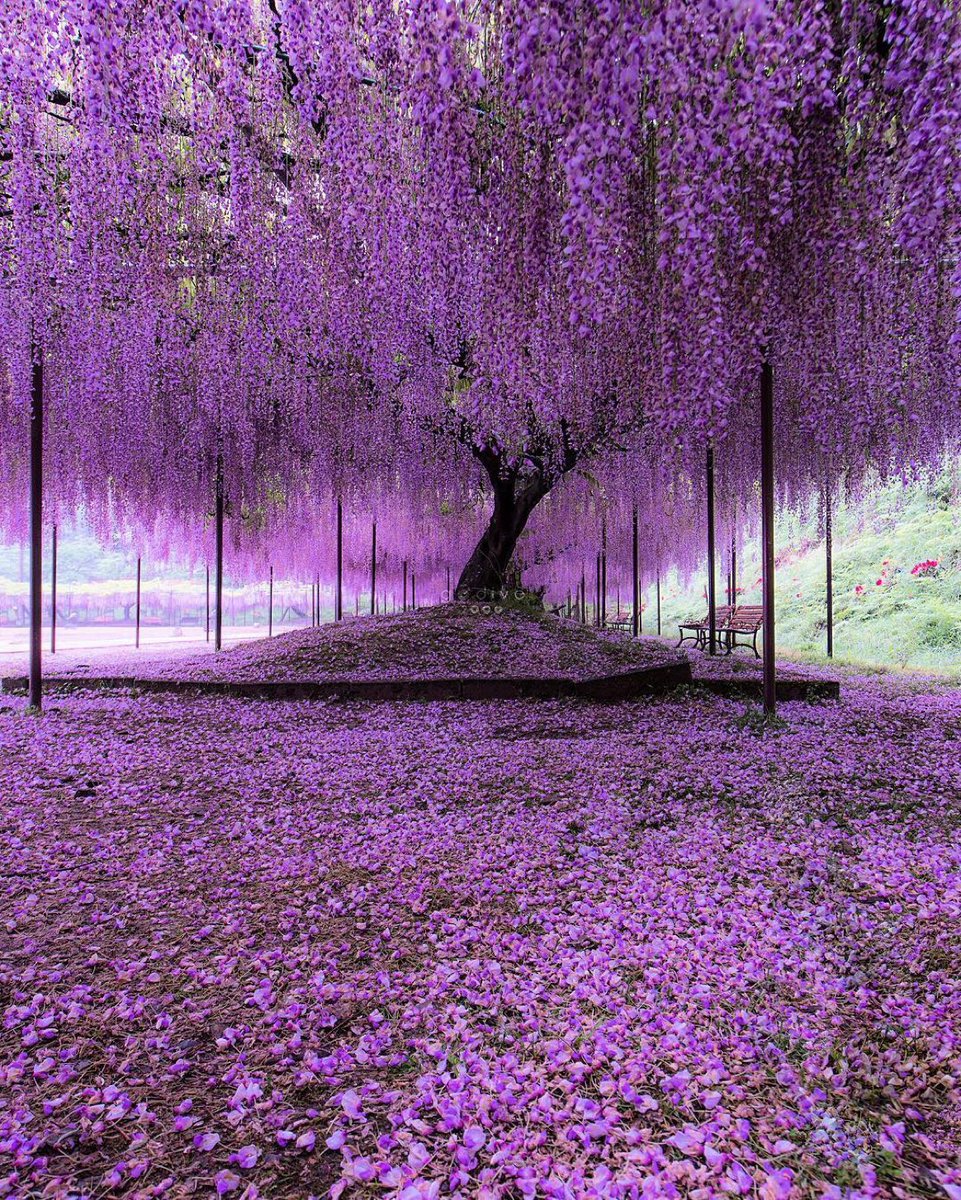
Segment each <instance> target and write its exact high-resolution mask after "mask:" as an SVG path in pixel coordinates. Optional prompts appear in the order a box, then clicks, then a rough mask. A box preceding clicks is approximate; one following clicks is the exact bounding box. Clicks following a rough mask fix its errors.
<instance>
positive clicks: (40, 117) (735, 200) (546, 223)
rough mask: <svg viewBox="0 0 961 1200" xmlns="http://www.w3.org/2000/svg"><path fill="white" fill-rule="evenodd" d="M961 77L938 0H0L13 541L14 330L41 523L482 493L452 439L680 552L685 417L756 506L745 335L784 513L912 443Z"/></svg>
mask: <svg viewBox="0 0 961 1200" xmlns="http://www.w3.org/2000/svg"><path fill="white" fill-rule="evenodd" d="M959 84H961V36H959V14H958V12H957V8H956V6H955V5H950V4H944V3H940V2H939V0H896V2H895V3H892V4H886V5H881V4H879V3H878V2H877V0H843V2H842V3H840V4H826V3H822V2H821V0H805V2H804V3H800V4H789V3H785V2H783V0H729V2H725V3H713V2H708V0H696V2H694V3H686V2H685V3H677V0H658V2H657V3H654V4H652V5H643V6H639V5H637V4H635V3H627V2H623V3H620V2H617V0H612V2H611V3H607V4H602V5H597V4H594V3H589V4H588V3H584V2H583V0H559V2H557V3H553V4H551V5H550V6H548V7H547V8H545V7H544V6H543V5H542V4H541V3H540V2H539V0H504V2H502V3H496V2H494V0H485V2H484V3H482V4H480V5H473V4H471V5H468V4H466V3H463V2H461V0H443V2H440V3H435V2H433V0H432V2H430V3H427V2H421V0H417V2H414V3H410V4H405V5H394V4H388V3H380V2H378V3H376V4H374V5H373V6H367V7H361V8H357V7H356V6H355V5H353V4H350V3H347V2H346V0H242V2H241V3H237V2H236V0H203V2H201V0H152V2H151V3H149V4H143V3H140V2H139V0H113V2H112V3H109V4H107V3H103V2H101V0H70V2H69V3H67V4H64V3H61V2H60V0H56V2H54V0H9V2H8V3H6V4H4V6H3V11H2V13H0V362H2V368H0V431H2V435H3V436H2V437H0V454H2V456H3V467H4V471H3V478H4V480H5V484H4V490H3V496H2V506H0V507H2V515H3V518H4V520H5V523H6V524H7V527H8V529H9V528H16V526H17V525H18V524H19V525H21V526H22V515H21V514H22V506H21V505H20V504H19V503H18V500H19V497H20V496H21V495H22V493H23V488H24V472H25V441H26V436H25V432H26V431H25V413H26V408H27V403H26V402H27V399H28V384H29V375H30V371H29V364H30V359H31V353H32V352H38V353H39V352H41V351H42V353H43V355H44V359H45V363H46V370H47V400H48V411H49V417H48V454H49V460H50V464H49V465H50V469H49V470H48V500H49V501H50V504H51V508H52V509H53V510H55V511H63V512H70V511H72V510H73V508H74V507H75V506H76V505H77V504H78V503H83V505H84V506H85V507H86V508H87V509H88V510H89V511H91V512H92V513H94V514H96V517H97V520H98V523H99V524H100V525H101V527H103V528H105V529H106V528H107V527H110V528H115V527H116V526H117V525H118V524H120V523H122V522H123V521H124V520H125V519H132V520H134V521H135V522H137V523H138V524H142V526H143V537H144V538H145V539H149V538H150V537H152V536H154V533H153V531H154V529H155V526H156V523H157V522H159V523H160V527H161V528H163V529H170V528H176V529H178V530H179V531H180V537H181V538H182V539H183V540H186V541H187V542H190V543H193V544H194V545H195V546H196V547H198V548H199V547H200V545H201V543H204V544H205V539H206V538H207V536H208V531H207V530H205V529H204V524H205V516H206V514H208V513H209V512H210V509H211V507H212V497H213V494H214V491H215V490H216V487H217V481H218V480H221V481H222V483H223V487H224V490H225V492H226V494H227V496H228V499H229V503H230V508H231V513H232V516H233V518H234V520H235V527H236V528H237V529H239V530H242V536H243V537H244V538H245V539H246V540H247V541H248V542H249V543H251V544H253V545H255V546H259V547H260V548H263V547H264V546H265V545H266V543H267V540H268V530H272V528H273V527H274V526H275V525H276V524H277V523H278V521H285V520H287V519H288V516H289V514H290V512H291V511H294V512H298V513H300V512H302V513H304V514H305V515H306V516H307V522H306V523H307V524H310V522H311V521H313V522H315V523H316V522H320V521H321V520H322V518H323V514H324V513H326V511H327V508H326V506H327V504H328V502H329V500H328V498H329V496H330V495H331V493H334V494H340V495H358V494H359V495H362V496H364V497H365V500H369V497H370V496H371V495H372V494H376V496H377V498H378V503H379V504H380V505H382V506H383V511H385V512H386V511H390V510H391V509H392V506H393V504H394V503H395V497H396V496H397V495H398V494H402V495H403V497H404V504H405V505H406V507H407V508H408V510H409V511H410V512H412V513H416V514H418V515H421V516H423V515H424V514H425V513H426V514H428V518H429V514H430V512H431V510H432V508H433V507H434V506H435V504H436V500H437V497H438V495H442V496H444V497H451V495H453V500H454V502H455V504H456V503H458V502H460V501H463V500H465V499H468V500H469V499H472V498H476V495H477V488H478V474H477V464H476V461H475V460H476V457H477V455H478V453H479V452H482V451H483V452H496V453H497V454H498V455H499V456H500V461H502V462H504V463H508V464H513V466H514V467H517V466H518V465H521V466H523V468H524V469H526V470H530V469H533V468H534V466H536V467H537V469H538V470H547V469H548V467H549V468H550V469H551V470H552V471H553V472H555V473H557V472H558V471H559V469H560V467H561V466H564V467H565V469H566V470H567V472H568V474H569V473H570V469H571V468H570V467H569V464H570V463H571V462H576V463H577V465H578V467H579V468H580V469H586V470H588V471H589V472H590V474H591V478H592V480H593V481H595V483H596V484H598V485H599V487H600V488H601V490H603V492H604V493H605V494H606V495H607V496H618V497H621V498H622V500H623V502H624V503H625V504H627V506H628V508H629V507H630V506H631V505H632V504H633V502H634V501H635V500H636V501H638V502H639V503H640V505H641V507H642V509H643V510H644V511H643V517H644V518H645V520H646V521H647V523H648V524H649V525H650V526H651V527H652V528H657V530H658V535H657V537H658V540H660V541H661V542H663V544H664V545H667V546H671V547H673V546H675V545H677V544H678V542H679V541H683V540H684V539H683V528H680V529H678V528H675V527H674V524H673V522H672V520H671V516H670V514H671V512H673V510H674V505H673V503H672V502H671V500H670V498H669V499H668V501H667V503H665V495H667V494H668V493H677V492H681V493H683V492H684V490H685V489H688V490H689V489H690V486H691V485H690V482H689V481H690V480H692V479H693V480H699V479H700V476H701V470H702V462H703V455H704V451H705V447H706V444H707V442H708V440H709V439H712V440H713V441H714V442H715V444H716V447H717V451H718V457H719V463H720V464H721V466H720V469H721V470H722V473H723V476H724V478H723V484H724V487H725V489H726V496H727V502H728V505H729V508H730V510H731V512H733V510H734V505H735V503H736V504H737V507H738V509H739V510H740V512H741V513H742V514H745V512H746V510H747V508H748V507H749V505H750V503H751V497H752V489H753V486H754V481H755V479H756V474H757V457H758V456H757V445H756V443H757V432H756V430H757V419H756V410H757V386H756V384H757V365H758V363H759V361H760V359H761V357H762V355H763V354H765V353H766V354H767V355H768V356H769V357H770V359H771V361H772V362H773V364H774V367H775V371H776V379H777V390H778V413H779V439H780V471H781V476H782V487H783V490H784V493H785V496H786V497H791V496H797V495H799V494H805V493H808V492H810V491H811V489H812V488H813V489H815V490H820V489H821V488H822V487H823V486H825V477H826V476H827V477H828V478H829V479H830V481H831V482H830V486H832V487H834V486H837V480H838V477H839V476H841V475H842V474H844V473H849V474H850V475H851V477H852V479H853V480H854V482H855V484H856V482H857V480H858V478H859V477H860V475H861V473H862V472H863V470H864V469H865V467H866V466H867V465H868V464H874V465H876V466H880V467H881V468H882V469H884V470H889V469H891V468H894V469H901V468H903V467H904V466H905V465H906V464H913V465H914V466H918V465H921V464H924V463H927V462H930V461H932V460H934V459H935V458H936V457H937V455H939V454H940V453H941V452H942V450H943V448H944V446H945V443H946V441H947V442H952V441H953V439H954V438H955V436H956V430H957V421H956V412H955V407H956V401H955V396H956V395H957V390H958V385H959V382H961V375H959V361H961V342H959V335H958V329H959V325H958V309H957V306H958V293H959V291H961V274H959V270H961V268H959V244H961V226H959V211H961V204H959V188H961V162H959V155H961V151H959V145H961V101H959V99H958V97H959V96H961V86H959ZM32 348H33V351H32ZM551 477H552V478H553V476H551ZM452 480H453V481H454V482H452ZM651 484H653V486H651ZM695 486H697V485H695ZM572 491H573V492H574V493H575V496H577V495H579V497H580V499H579V502H578V503H577V504H572V505H571V509H572V511H573V510H574V509H577V510H578V511H577V513H576V517H575V519H574V520H573V521H572V526H574V527H576V525H577V524H578V522H582V521H583V519H584V518H585V515H587V517H588V518H589V517H590V514H591V511H592V509H593V508H594V507H595V505H596V494H597V492H596V489H594V488H582V489H580V491H579V493H578V489H576V488H575V489H572ZM649 497H650V498H651V499H650V502H649V500H648V498H649ZM368 507H369V505H368ZM665 509H666V510H667V512H668V515H667V516H665V513H664V510H665ZM688 523H689V524H690V522H688ZM682 526H683V522H682ZM238 536H240V534H238ZM442 536H443V535H442ZM290 541H291V544H293V542H294V539H293V538H291V539H290ZM271 551H272V554H273V555H274V556H276V555H279V554H281V553H283V551H282V549H281V548H280V547H277V546H275V545H274V544H273V543H271Z"/></svg>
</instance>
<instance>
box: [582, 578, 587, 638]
mask: <svg viewBox="0 0 961 1200" xmlns="http://www.w3.org/2000/svg"><path fill="white" fill-rule="evenodd" d="M581 624H582V625H586V624H587V574H586V572H585V570H584V567H583V566H582V567H581Z"/></svg>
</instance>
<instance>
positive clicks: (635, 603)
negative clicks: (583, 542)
mask: <svg viewBox="0 0 961 1200" xmlns="http://www.w3.org/2000/svg"><path fill="white" fill-rule="evenodd" d="M631 533H632V541H631V587H632V593H631V596H632V598H631V608H632V609H633V613H632V617H633V619H632V632H633V634H634V636H635V637H640V636H641V573H640V560H639V558H638V543H637V505H636V504H635V505H634V513H633V518H632V522H631Z"/></svg>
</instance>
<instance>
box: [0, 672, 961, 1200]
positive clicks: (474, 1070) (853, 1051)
mask: <svg viewBox="0 0 961 1200" xmlns="http://www.w3.org/2000/svg"><path fill="white" fill-rule="evenodd" d="M854 682H856V681H849V683H848V686H847V687H846V688H845V693H844V698H843V699H842V701H841V702H839V703H833V704H824V705H817V706H815V705H810V706H809V705H802V704H788V705H783V706H782V708H781V717H782V719H783V724H778V725H776V726H774V727H768V728H762V726H761V723H760V722H759V721H758V720H757V719H756V718H755V716H753V715H752V714H750V713H748V714H745V710H744V708H743V706H742V705H740V704H737V703H735V702H733V701H730V700H724V699H719V698H716V697H712V696H708V695H704V694H701V692H700V691H699V689H697V688H696V687H695V688H688V689H683V690H681V691H680V692H678V693H676V694H675V695H674V696H673V697H671V698H669V699H666V700H663V701H659V702H658V703H656V704H655V703H636V704H626V705H618V706H603V705H592V704H586V703H576V702H565V703H561V702H542V703H519V702H518V703H511V704H434V705H411V704H408V705H387V704H383V705H371V706H360V705H351V706H345V705H324V704H267V703H252V702H243V701H234V700H224V699H208V698H205V699H198V700H196V701H190V702H185V701H183V700H180V699H173V698H164V697H149V698H148V697H139V698H138V697H133V696H108V695H103V694H99V695H92V694H91V695H84V694H82V693H80V694H78V693H75V694H71V695H69V696H62V697H57V696H53V697H51V698H50V699H49V702H48V709H47V711H46V712H45V714H44V715H43V716H42V717H40V718H37V717H34V716H31V715H29V714H27V712H26V711H25V708H24V705H23V703H22V702H21V701H16V702H7V704H6V706H5V707H2V710H0V745H2V747H3V754H2V755H0V1013H2V1028H0V1195H6V1196H18V1197H20V1196H41V1195H42V1196H57V1197H71V1198H74V1197H91V1198H92V1197H102V1196H108V1195H125V1196H144V1197H146V1196H160V1195H166V1196H168V1197H181V1196H187V1195H200V1196H204V1195H216V1194H218V1193H219V1194H222V1195H233V1196H237V1197H240V1196H246V1197H248V1198H253V1197H255V1196H261V1197H271V1198H272V1197H306V1196H310V1195H314V1196H318V1197H321V1196H328V1195H333V1196H337V1195H341V1194H343V1195H345V1196H347V1197H372V1196H384V1197H399V1198H400V1197H402V1198H403V1200H415V1198H417V1197H435V1196H436V1197H447V1196H457V1197H461V1198H462V1200H468V1198H489V1200H494V1198H495V1197H503V1198H505V1200H506V1198H508V1197H510V1198H516V1197H572V1198H573V1197H643V1198H648V1197H691V1198H707V1197H714V1196H752V1197H759V1198H762V1200H776V1198H782V1197H783V1198H787V1197H809V1196H810V1197H835V1198H837V1197H874V1196H892V1197H895V1196H897V1197H919V1196H920V1197H923V1196H931V1197H938V1196H941V1197H945V1196H946V1197H949V1198H950V1200H958V1197H961V1170H959V1169H958V1167H957V1163H958V1160H959V1158H958V1155H959V1147H961V1114H959V1086H961V980H959V973H961V837H959V825H961V800H959V796H961V754H959V750H961V694H959V693H957V692H950V691H940V692H937V691H935V692H932V693H930V694H920V695H919V694H914V695H908V694H899V693H898V692H897V690H896V689H893V688H891V687H887V688H885V689H882V688H879V687H876V686H874V685H873V684H872V683H870V682H869V681H867V680H863V681H860V684H859V686H852V684H853V683H854Z"/></svg>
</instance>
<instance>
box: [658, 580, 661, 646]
mask: <svg viewBox="0 0 961 1200" xmlns="http://www.w3.org/2000/svg"><path fill="white" fill-rule="evenodd" d="M657 636H658V637H660V636H661V571H660V568H658V571H657Z"/></svg>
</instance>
